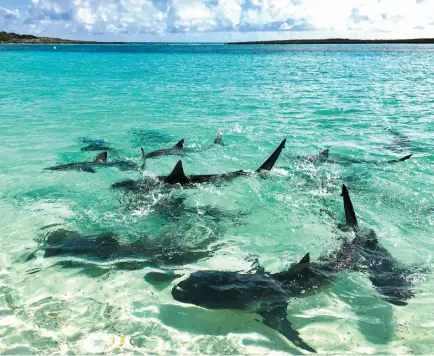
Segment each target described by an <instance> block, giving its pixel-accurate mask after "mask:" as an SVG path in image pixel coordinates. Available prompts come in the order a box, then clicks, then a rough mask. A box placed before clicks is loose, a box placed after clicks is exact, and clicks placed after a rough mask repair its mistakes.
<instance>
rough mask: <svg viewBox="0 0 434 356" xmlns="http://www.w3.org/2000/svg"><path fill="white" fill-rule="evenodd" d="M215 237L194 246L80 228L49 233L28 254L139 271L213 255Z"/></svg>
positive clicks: (71, 263)
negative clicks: (86, 232) (128, 238)
mask: <svg viewBox="0 0 434 356" xmlns="http://www.w3.org/2000/svg"><path fill="white" fill-rule="evenodd" d="M215 240H216V239H215V238H214V237H213V236H212V237H210V238H208V239H205V240H203V241H200V242H198V243H196V244H195V245H194V246H191V245H183V244H182V243H180V242H178V243H177V242H175V243H172V244H170V243H168V239H167V238H166V239H165V238H162V241H158V240H154V239H150V238H149V237H147V236H142V237H141V238H140V239H138V240H136V241H134V242H130V243H123V242H121V239H120V238H119V236H118V235H117V234H115V233H111V232H108V233H102V234H96V235H84V234H81V233H79V232H77V231H70V230H64V229H57V230H55V231H51V232H49V233H47V234H46V236H45V237H44V241H43V243H42V244H41V245H40V246H39V247H38V249H37V250H36V251H34V252H32V253H30V254H29V255H28V256H27V257H26V261H30V260H33V259H34V258H36V256H37V255H38V254H39V252H42V256H43V258H54V257H56V258H57V262H56V264H55V265H58V266H62V267H64V268H72V267H74V268H77V267H89V266H95V267H101V268H106V269H112V268H115V269H121V270H137V269H142V268H144V267H148V266H153V267H159V268H160V267H171V266H182V265H184V264H188V263H192V262H197V261H199V260H201V259H204V258H208V257H210V256H212V255H213V254H214V252H215V250H216V249H217V248H218V245H217V244H216V243H215Z"/></svg>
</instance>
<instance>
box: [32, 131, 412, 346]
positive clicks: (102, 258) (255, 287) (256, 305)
mask: <svg viewBox="0 0 434 356" xmlns="http://www.w3.org/2000/svg"><path fill="white" fill-rule="evenodd" d="M87 143H88V145H87V146H86V147H83V148H82V151H85V152H87V151H92V152H98V154H97V156H96V157H95V158H94V159H93V160H90V161H85V162H74V163H65V164H62V165H58V166H53V167H49V168H45V169H46V170H49V171H52V172H53V173H54V172H55V171H66V170H74V171H80V172H84V173H96V172H97V171H98V170H99V169H102V168H104V167H115V168H117V169H119V170H122V171H128V170H133V171H134V170H135V171H140V172H143V171H145V170H148V169H149V165H148V164H147V163H148V162H149V160H151V159H157V158H158V157H163V156H183V155H184V154H185V152H186V151H187V149H186V147H185V146H184V145H185V142H184V139H182V140H180V141H179V142H177V143H176V144H175V145H173V143H172V145H173V146H171V147H168V148H160V149H158V150H155V151H151V152H146V150H145V149H144V148H141V153H140V163H136V162H135V161H133V160H120V159H117V158H116V150H115V149H114V148H112V147H110V146H109V145H107V143H106V142H105V141H103V140H94V141H90V142H87ZM218 145H223V138H222V135H221V134H220V133H218V134H217V136H216V138H215V139H214V141H213V142H212V143H211V144H210V145H209V146H207V147H206V148H204V149H208V148H210V147H213V146H218ZM276 145H277V147H276V148H275V150H274V151H273V152H270V153H271V155H270V156H269V157H268V158H266V159H265V160H264V161H263V163H262V164H259V163H258V165H257V166H256V167H247V168H250V169H247V170H244V169H242V170H237V171H232V172H221V173H218V172H212V173H208V172H199V173H194V174H193V173H190V171H189V168H188V167H184V165H183V162H182V160H179V161H178V162H177V163H176V165H175V166H174V168H173V170H172V171H171V172H168V174H167V175H163V176H157V177H154V178H152V179H151V178H150V177H146V176H144V175H143V176H142V177H141V179H139V180H133V179H127V180H123V181H119V182H115V183H113V184H112V186H111V189H113V190H114V191H118V192H121V193H122V194H132V195H136V196H140V195H141V194H146V193H148V192H149V191H152V189H155V187H156V186H159V187H161V186H164V187H165V188H166V189H174V188H175V189H176V188H177V187H183V188H188V189H194V188H195V187H198V186H200V185H202V184H215V183H217V182H223V183H224V182H228V181H231V180H234V179H242V178H243V177H254V176H257V177H258V178H261V179H266V178H267V177H268V176H269V172H270V171H271V170H272V169H273V167H274V166H275V164H276V162H277V161H278V159H279V156H280V155H281V152H282V151H283V150H284V148H285V146H286V145H287V140H286V139H284V140H283V141H281V142H280V143H278V144H277V142H276ZM109 154H110V155H113V157H114V158H113V157H109ZM411 157H412V154H407V155H405V156H403V157H402V158H398V159H390V160H386V161H382V162H371V163H374V164H405V163H404V162H405V161H407V160H409V159H410V158H411ZM295 158H296V159H300V160H305V161H306V162H310V163H312V164H327V162H334V163H336V164H342V165H345V164H358V163H362V162H364V161H363V160H359V159H354V158H351V159H350V158H348V159H346V158H344V157H333V155H332V154H331V153H330V150H329V149H325V150H323V151H322V152H320V153H318V154H317V155H313V156H297V157H295ZM252 168H253V169H252ZM255 179H256V178H255ZM342 183H343V184H342V186H341V197H342V207H343V208H342V211H343V213H344V216H345V220H344V221H341V222H338V221H337V222H336V226H337V229H336V231H337V232H338V234H339V235H340V238H341V239H340V241H341V243H340V245H339V247H338V248H337V249H335V251H333V252H329V253H327V254H325V255H322V257H320V258H319V259H318V260H316V261H312V260H311V258H310V252H311V251H305V255H304V256H300V258H299V261H293V262H294V263H292V264H291V265H290V266H289V267H288V268H287V269H286V270H284V271H281V272H278V273H271V272H267V271H265V270H264V269H263V268H259V269H257V270H252V271H248V272H240V271H223V270H222V271H219V270H201V271H196V272H193V273H191V274H189V275H184V274H179V273H175V272H174V269H173V268H172V267H180V266H182V265H184V264H187V263H191V262H194V261H198V260H200V259H204V258H207V257H209V256H210V255H211V254H214V253H218V248H219V245H218V244H215V245H213V248H212V249H207V248H206V247H207V246H206V245H210V244H211V242H215V239H213V240H212V241H207V240H205V241H204V243H203V246H195V247H194V248H192V247H189V246H183V245H182V243H181V244H176V245H170V244H167V243H165V242H164V241H161V242H155V241H151V240H150V239H148V238H146V235H145V233H144V236H143V238H142V239H141V240H139V241H136V242H134V243H129V244H126V243H123V242H121V240H120V239H119V238H118V236H117V234H116V233H114V232H113V233H110V232H109V233H107V232H106V233H102V234H98V235H88V236H85V235H83V234H80V233H79V232H76V231H69V230H64V229H57V230H54V231H51V232H49V233H48V234H47V235H46V237H45V239H44V241H42V242H41V243H40V245H39V247H38V249H37V250H36V251H34V252H32V253H31V254H30V255H28V256H27V261H29V260H31V259H33V258H35V255H36V254H37V253H43V257H44V258H50V257H54V256H62V255H72V256H80V257H85V258H86V259H85V260H84V262H83V263H84V264H85V263H94V264H98V263H99V262H104V263H106V262H110V261H112V262H113V263H114V264H115V266H116V267H117V268H120V269H141V268H144V267H145V266H150V265H151V266H155V267H157V268H159V271H160V272H150V273H148V274H147V275H146V276H145V281H146V282H148V283H151V284H153V285H159V284H160V283H164V285H165V286H171V287H172V289H171V296H172V297H173V299H174V300H176V301H177V302H179V303H182V304H191V305H195V306H198V307H202V308H205V309H232V310H245V311H246V310H247V311H251V312H252V313H256V314H258V315H259V316H260V317H261V318H262V322H263V323H264V324H265V325H266V326H268V327H269V328H272V329H274V330H275V331H276V333H278V334H280V336H281V337H283V338H286V339H287V341H288V342H290V343H292V344H294V345H295V346H297V347H298V348H300V349H302V350H303V352H312V353H313V352H316V350H315V346H314V345H311V344H310V343H309V341H308V340H306V338H307V337H308V336H307V337H302V335H300V333H299V332H298V331H297V330H295V329H294V328H293V327H292V325H291V322H290V321H289V320H288V317H287V314H288V310H287V309H288V303H289V302H290V300H291V299H293V298H302V297H306V296H308V295H312V294H316V293H321V292H322V291H324V290H325V289H327V288H328V287H330V286H331V285H333V283H335V282H336V281H337V280H338V279H339V278H340V276H341V275H342V274H343V272H348V271H352V272H354V273H360V274H363V275H364V276H366V278H367V279H369V280H370V282H371V283H372V286H373V287H374V290H375V291H376V293H378V295H379V296H380V297H381V298H382V299H384V300H385V301H387V302H388V303H391V304H393V305H396V306H400V307H403V306H405V305H406V304H407V301H408V300H409V299H410V298H412V297H414V286H413V282H412V279H411V278H409V277H410V276H411V274H412V273H414V267H412V266H406V265H405V264H404V263H402V262H400V261H398V260H397V259H396V258H394V256H392V254H391V253H390V252H389V251H388V250H387V249H386V248H385V247H383V245H382V243H381V241H379V239H378V237H377V235H376V233H375V231H374V230H372V229H370V228H369V227H366V226H359V223H358V220H357V216H356V212H355V211H356V209H355V208H354V207H357V202H354V205H353V201H352V200H351V197H350V192H351V186H348V187H347V185H346V184H345V183H346V182H342ZM176 206H177V209H179V210H180V212H179V214H183V213H186V212H187V211H188V207H186V206H184V205H182V202H176ZM162 209H167V206H163V207H162ZM212 211H213V210H212V209H210V210H209V213H210V214H211V213H212ZM206 213H207V212H205V214H206ZM337 213H339V212H337ZM132 261H134V262H132ZM63 263H64V264H66V263H67V262H63ZM74 265H76V263H75V264H74Z"/></svg>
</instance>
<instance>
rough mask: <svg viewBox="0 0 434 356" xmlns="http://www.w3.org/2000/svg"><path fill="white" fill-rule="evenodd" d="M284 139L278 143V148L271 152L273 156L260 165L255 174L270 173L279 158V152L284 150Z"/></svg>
mask: <svg viewBox="0 0 434 356" xmlns="http://www.w3.org/2000/svg"><path fill="white" fill-rule="evenodd" d="M285 143H286V138H285V139H284V140H283V141H282V142H281V143H280V145H279V147H277V148H276V150H275V151H274V152H273V154H272V155H271V156H270V157H268V159H267V160H266V161H265V162H264V163H263V164H262V166H261V167H259V168H258V169H257V172H260V171H270V170H271V168H273V166H274V164H275V163H276V161H277V159H278V158H279V156H280V152H282V150H283V149H284V148H285Z"/></svg>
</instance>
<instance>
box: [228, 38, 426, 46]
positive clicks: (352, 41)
mask: <svg viewBox="0 0 434 356" xmlns="http://www.w3.org/2000/svg"><path fill="white" fill-rule="evenodd" d="M226 44H228V45H258V44H259V45H262V44H264V45H266V44H434V38H413V39H396V40H381V39H380V40H357V39H348V38H329V39H310V40H272V41H247V42H228V43H226Z"/></svg>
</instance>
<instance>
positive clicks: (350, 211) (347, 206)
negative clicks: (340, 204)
mask: <svg viewBox="0 0 434 356" xmlns="http://www.w3.org/2000/svg"><path fill="white" fill-rule="evenodd" d="M341 196H342V197H343V198H344V210H345V220H346V223H347V225H348V226H350V227H353V228H356V227H357V218H356V213H355V212H354V208H353V203H352V202H351V199H350V194H349V193H348V189H347V186H346V185H345V184H342V194H341Z"/></svg>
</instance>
